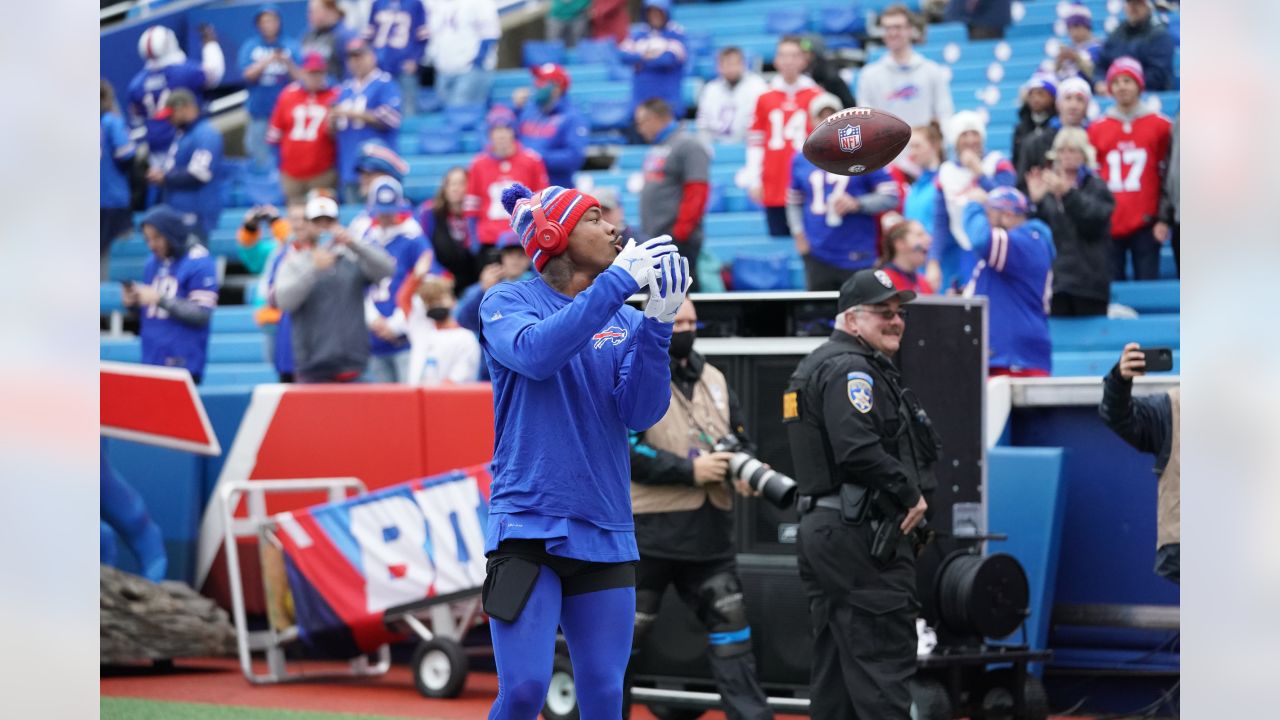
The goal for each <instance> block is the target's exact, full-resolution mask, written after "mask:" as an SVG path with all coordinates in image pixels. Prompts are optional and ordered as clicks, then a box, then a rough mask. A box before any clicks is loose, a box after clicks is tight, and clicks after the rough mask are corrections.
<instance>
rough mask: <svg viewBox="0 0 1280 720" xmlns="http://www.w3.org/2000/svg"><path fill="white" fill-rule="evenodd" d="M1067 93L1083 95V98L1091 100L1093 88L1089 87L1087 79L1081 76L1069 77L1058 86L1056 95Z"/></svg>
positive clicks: (1063, 95)
mask: <svg viewBox="0 0 1280 720" xmlns="http://www.w3.org/2000/svg"><path fill="white" fill-rule="evenodd" d="M1068 95H1083V96H1084V99H1085V100H1092V99H1093V88H1091V87H1089V81H1088V80H1085V79H1084V78H1082V77H1079V76H1075V77H1069V78H1067V79H1066V80H1063V81H1062V84H1061V85H1059V86H1058V97H1067V96H1068Z"/></svg>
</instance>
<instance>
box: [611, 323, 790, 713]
mask: <svg viewBox="0 0 1280 720" xmlns="http://www.w3.org/2000/svg"><path fill="white" fill-rule="evenodd" d="M697 325H698V314H697V311H696V309H695V308H694V306H693V301H691V300H685V301H684V304H683V305H681V306H680V310H679V312H678V313H677V314H676V320H675V325H674V326H673V328H672V330H673V332H672V333H671V348H670V353H671V405H670V406H669V407H668V408H667V413H666V415H664V416H663V417H662V419H661V420H659V421H658V424H656V425H654V426H653V427H651V428H649V429H648V430H646V431H644V432H642V433H638V434H635V435H634V436H633V439H632V443H631V510H632V512H633V513H634V514H635V526H636V544H637V545H638V546H639V548H640V563H639V565H637V567H636V637H635V641H634V643H633V644H632V653H633V654H636V653H638V652H639V650H640V648H641V646H642V645H643V642H644V638H645V635H647V633H648V630H649V627H650V626H651V625H652V624H653V621H654V620H656V619H657V617H658V610H659V608H660V607H661V605H662V594H663V593H664V592H665V591H666V589H667V586H668V585H673V584H674V585H675V588H676V592H677V593H678V594H679V595H680V598H681V599H682V600H684V602H685V603H686V604H687V605H689V607H690V608H691V609H693V611H694V612H695V613H697V616H698V619H699V620H700V621H701V622H702V625H703V627H704V628H705V629H706V631H707V640H708V650H707V656H708V659H709V660H710V662H711V672H712V675H713V676H714V677H715V681H716V686H717V688H718V689H719V690H720V696H721V698H722V699H723V703H724V708H725V714H726V715H728V716H729V718H730V720H768V719H769V718H772V717H773V712H772V711H771V710H770V709H769V706H768V704H767V702H766V700H765V695H764V691H763V690H762V689H761V688H760V684H759V682H757V680H756V673H755V658H754V656H753V655H752V652H751V627H750V626H749V625H747V611H746V607H745V606H744V604H743V602H742V582H741V581H740V580H739V579H738V571H737V564H736V562H735V559H734V555H735V553H734V547H733V515H732V513H731V512H730V511H731V510H732V508H733V491H734V490H735V489H736V490H737V491H738V493H739V494H742V495H755V494H756V493H755V492H753V491H752V490H751V487H750V485H748V484H747V483H746V482H744V481H741V480H736V479H735V480H734V482H733V485H730V484H729V483H728V482H726V478H727V475H728V470H729V459H730V458H731V457H732V453H729V452H713V448H714V446H715V445H716V443H717V441H719V440H721V439H722V438H725V437H726V436H727V435H729V434H730V433H732V434H734V435H735V436H736V437H737V438H738V439H739V440H741V441H742V442H744V443H749V442H750V441H749V439H748V438H747V436H746V434H745V431H744V427H743V424H742V420H741V415H740V414H739V411H738V402H737V398H736V397H734V395H733V393H732V392H731V391H730V390H729V386H728V384H727V383H726V382H725V379H724V375H722V374H721V373H720V371H719V370H717V369H716V368H715V366H713V365H711V364H710V363H708V362H707V361H706V360H705V359H704V358H703V357H702V356H701V355H699V354H697V353H695V352H693V339H694V336H695V334H696V328H697Z"/></svg>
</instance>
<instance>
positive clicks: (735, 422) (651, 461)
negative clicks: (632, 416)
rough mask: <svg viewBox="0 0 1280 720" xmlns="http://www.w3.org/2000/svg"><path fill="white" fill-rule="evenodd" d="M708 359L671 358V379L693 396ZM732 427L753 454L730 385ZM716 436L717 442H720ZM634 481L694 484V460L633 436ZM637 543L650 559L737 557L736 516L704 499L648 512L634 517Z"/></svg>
mask: <svg viewBox="0 0 1280 720" xmlns="http://www.w3.org/2000/svg"><path fill="white" fill-rule="evenodd" d="M706 362H707V361H706V360H705V359H704V358H703V357H702V356H701V355H699V354H697V353H692V352H691V353H689V362H688V364H683V363H680V362H678V361H676V360H674V359H673V360H672V361H671V381H672V382H673V383H674V384H675V388H674V389H675V390H679V391H680V392H681V393H683V394H684V396H685V397H686V398H688V399H690V400H692V399H693V390H694V387H696V386H697V384H698V380H699V379H700V378H701V377H702V368H703V367H704V366H705V365H706ZM729 427H730V428H731V429H732V430H733V432H734V434H735V435H737V436H738V439H740V440H741V441H742V442H743V443H744V444H745V445H746V449H747V451H748V452H751V453H754V452H755V446H754V445H753V444H752V443H751V439H750V438H749V437H747V433H746V428H745V426H744V425H743V423H742V412H741V409H740V408H739V406H738V398H737V396H736V395H735V394H734V392H733V390H732V389H729ZM719 439H720V438H714V439H713V440H719ZM631 481H632V482H635V483H641V484H644V485H688V486H693V485H694V484H695V483H694V481H693V461H692V460H690V459H689V458H687V457H681V456H680V455H676V454H675V453H672V452H667V451H666V450H660V449H658V448H655V447H653V446H652V445H649V444H648V443H646V442H645V438H644V433H633V434H632V436H631ZM635 524H636V545H638V546H639V548H640V554H641V555H643V556H645V557H657V558H666V559H675V560H720V559H723V558H727V557H732V556H733V555H734V549H733V514H732V513H731V512H726V511H724V510H721V509H719V508H717V507H716V506H715V505H712V504H711V503H710V502H704V503H703V504H702V507H700V508H698V509H697V510H688V511H679V512H666V513H643V514H640V515H636V516H635Z"/></svg>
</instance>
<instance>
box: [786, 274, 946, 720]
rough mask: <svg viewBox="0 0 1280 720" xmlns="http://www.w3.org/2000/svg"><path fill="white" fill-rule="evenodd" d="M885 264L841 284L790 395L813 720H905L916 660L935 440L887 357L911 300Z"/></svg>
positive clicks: (788, 416) (895, 344)
mask: <svg viewBox="0 0 1280 720" xmlns="http://www.w3.org/2000/svg"><path fill="white" fill-rule="evenodd" d="M915 296H916V294H915V293H914V292H913V291H911V290H898V289H896V288H895V287H894V286H893V281H892V280H891V279H890V278H889V275H888V274H887V273H886V272H885V271H883V270H859V271H858V272H856V273H854V274H853V276H852V277H850V278H849V280H847V281H846V282H845V284H844V285H843V286H842V287H841V288H840V296H839V300H838V302H837V304H836V309H837V310H838V312H839V314H838V315H837V316H836V330H835V332H833V333H832V334H831V339H830V340H828V341H827V342H826V343H824V344H823V345H822V346H820V347H819V348H818V349H816V350H814V351H813V352H812V353H810V354H809V356H808V357H806V358H805V359H804V360H802V361H801V362H800V365H799V366H798V367H797V368H796V370H795V372H794V373H792V375H791V382H790V383H789V384H788V386H787V390H786V393H785V394H784V395H783V403H782V409H783V423H784V424H785V425H786V427H787V432H788V438H789V440H790V441H791V455H792V458H793V459H794V460H795V469H796V477H795V479H796V483H797V484H798V485H799V490H800V492H801V493H803V494H802V495H801V496H800V499H799V501H798V502H797V503H796V509H797V510H799V512H800V532H799V540H798V548H797V553H798V556H799V566H800V579H801V581H803V582H804V586H805V590H806V593H807V594H808V596H809V615H810V618H811V620H812V622H813V667H812V671H811V678H812V688H811V698H812V700H811V703H810V711H811V713H812V717H814V718H816V719H817V720H825V719H829V718H850V717H858V718H876V719H877V720H888V719H897V720H906V718H907V717H909V714H910V708H911V693H910V691H909V689H908V687H907V680H908V679H909V678H910V677H911V675H912V674H913V673H914V672H915V667H916V631H915V624H916V616H917V614H918V612H919V607H920V605H919V602H918V601H917V599H916V560H915V556H916V555H915V552H913V549H918V546H919V543H915V544H916V546H917V547H916V548H913V541H914V540H915V537H916V536H917V533H915V532H914V531H916V530H917V528H918V527H919V526H920V525H921V523H922V521H923V520H924V517H925V511H926V510H928V507H929V504H928V501H929V498H930V497H931V494H932V491H933V490H934V488H935V487H936V486H937V481H936V480H935V479H934V476H933V464H934V463H935V462H936V461H937V458H938V449H939V443H938V440H937V436H936V435H935V434H934V433H933V430H932V428H931V425H930V423H929V420H928V416H927V415H926V414H925V412H924V409H923V408H921V407H920V404H919V403H918V402H917V401H916V399H915V395H914V394H913V393H911V391H910V390H907V389H905V388H903V387H902V385H901V384H900V380H899V375H898V370H897V368H895V367H894V365H893V363H892V362H891V361H890V360H889V358H890V357H891V356H892V355H893V354H894V353H896V352H897V351H898V347H899V346H900V345H901V343H902V334H903V332H904V330H905V329H906V325H905V322H904V318H905V316H906V311H905V310H903V309H902V306H903V305H904V304H905V303H907V302H910V301H911V300H913V299H915Z"/></svg>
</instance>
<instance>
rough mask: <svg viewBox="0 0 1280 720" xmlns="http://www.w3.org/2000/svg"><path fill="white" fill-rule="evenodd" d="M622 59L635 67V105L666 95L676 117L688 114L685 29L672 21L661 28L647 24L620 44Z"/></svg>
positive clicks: (633, 85)
mask: <svg viewBox="0 0 1280 720" xmlns="http://www.w3.org/2000/svg"><path fill="white" fill-rule="evenodd" d="M618 51H619V54H620V55H621V57H622V61H623V62H625V63H630V64H631V65H632V66H633V67H634V68H635V75H634V76H633V77H632V81H631V108H632V109H633V110H634V109H635V107H636V106H637V105H639V104H640V103H642V102H644V101H645V100H648V99H649V98H654V97H656V98H662V99H663V100H666V101H667V104H668V105H670V106H671V110H672V112H673V113H674V114H675V117H677V118H681V117H684V89H683V87H682V84H683V82H684V63H685V58H686V57H687V51H686V50H685V44H684V28H681V27H680V26H679V25H678V24H676V23H673V22H668V23H667V24H666V26H665V27H663V28H662V29H661V30H654V29H653V28H651V27H649V26H648V25H644V26H642V27H640V28H638V29H636V30H634V31H632V33H631V37H629V38H627V39H626V40H623V41H622V42H621V43H620V44H619V45H618Z"/></svg>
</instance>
